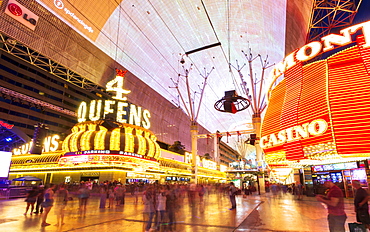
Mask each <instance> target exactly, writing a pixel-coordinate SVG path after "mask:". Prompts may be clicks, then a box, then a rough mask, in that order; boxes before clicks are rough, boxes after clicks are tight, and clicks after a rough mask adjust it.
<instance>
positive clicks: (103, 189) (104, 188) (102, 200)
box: [99, 184, 108, 208]
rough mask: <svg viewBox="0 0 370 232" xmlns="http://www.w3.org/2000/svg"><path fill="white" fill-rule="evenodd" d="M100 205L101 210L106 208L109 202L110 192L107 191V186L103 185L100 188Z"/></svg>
mask: <svg viewBox="0 0 370 232" xmlns="http://www.w3.org/2000/svg"><path fill="white" fill-rule="evenodd" d="M99 192H100V205H99V208H105V203H106V201H107V195H108V191H107V185H105V184H104V185H102V186H100V190H99Z"/></svg>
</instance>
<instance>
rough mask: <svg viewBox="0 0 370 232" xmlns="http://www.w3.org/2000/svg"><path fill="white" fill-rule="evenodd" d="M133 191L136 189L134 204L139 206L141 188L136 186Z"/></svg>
mask: <svg viewBox="0 0 370 232" xmlns="http://www.w3.org/2000/svg"><path fill="white" fill-rule="evenodd" d="M133 189H134V197H135V201H134V203H135V204H137V203H138V201H139V186H137V185H136V184H135V186H134V187H133Z"/></svg>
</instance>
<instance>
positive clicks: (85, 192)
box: [78, 184, 90, 215]
mask: <svg viewBox="0 0 370 232" xmlns="http://www.w3.org/2000/svg"><path fill="white" fill-rule="evenodd" d="M89 197H90V190H89V189H88V188H87V186H86V185H85V184H82V185H81V187H80V189H79V190H78V200H79V202H80V209H79V210H80V214H83V215H84V214H85V213H86V206H87V200H88V199H89Z"/></svg>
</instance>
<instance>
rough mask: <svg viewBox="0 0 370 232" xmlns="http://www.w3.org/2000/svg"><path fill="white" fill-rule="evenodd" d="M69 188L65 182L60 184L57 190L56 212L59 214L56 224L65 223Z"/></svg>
mask: <svg viewBox="0 0 370 232" xmlns="http://www.w3.org/2000/svg"><path fill="white" fill-rule="evenodd" d="M68 194H69V192H68V190H67V189H66V186H65V185H64V184H61V185H60V186H59V189H58V190H57V191H56V192H55V197H54V199H55V202H54V205H55V206H54V212H55V215H57V224H56V226H62V225H64V211H65V208H66V206H67V202H68Z"/></svg>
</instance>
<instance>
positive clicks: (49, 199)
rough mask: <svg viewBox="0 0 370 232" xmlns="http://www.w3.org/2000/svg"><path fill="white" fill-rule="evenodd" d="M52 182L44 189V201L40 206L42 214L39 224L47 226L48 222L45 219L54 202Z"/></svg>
mask: <svg viewBox="0 0 370 232" xmlns="http://www.w3.org/2000/svg"><path fill="white" fill-rule="evenodd" d="M54 188H55V185H54V184H50V187H49V188H48V189H46V190H45V195H44V199H45V201H44V202H42V204H41V206H42V207H43V208H44V211H45V212H44V214H43V215H42V219H41V226H42V227H44V226H49V225H50V224H49V223H47V222H46V219H47V217H48V214H49V212H50V210H51V207H53V204H54Z"/></svg>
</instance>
